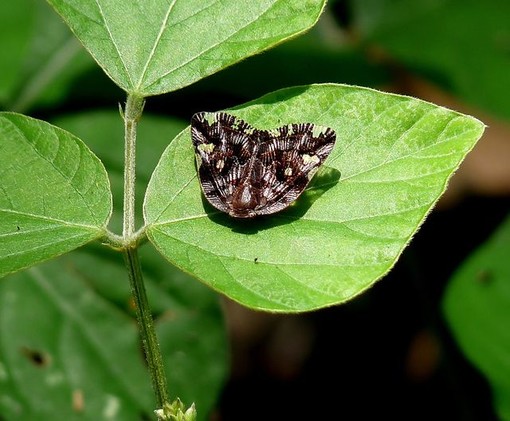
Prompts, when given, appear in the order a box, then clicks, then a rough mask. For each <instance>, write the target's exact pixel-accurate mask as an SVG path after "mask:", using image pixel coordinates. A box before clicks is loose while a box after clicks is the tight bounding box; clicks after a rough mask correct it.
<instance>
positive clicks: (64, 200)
mask: <svg viewBox="0 0 510 421" xmlns="http://www.w3.org/2000/svg"><path fill="white" fill-rule="evenodd" d="M0 137H1V139H2V142H1V143H0V167H1V168H2V178H1V180H0V192H1V195H0V236H1V237H2V242H1V243H0V276H3V275H5V274H7V273H9V272H14V271H16V270H19V269H22V268H24V267H27V266H30V265H33V264H34V263H37V262H40V261H42V260H46V259H48V258H50V257H55V256H58V255H59V254H62V253H65V252H68V251H70V250H73V249H75V248H77V247H79V246H81V245H82V244H85V243H87V242H89V241H91V240H93V239H95V238H98V237H100V236H101V235H103V234H104V232H105V226H106V223H107V222H108V219H109V217H110V213H111V209H112V201H111V193H110V185H109V182H108V176H107V174H106V171H105V169H104V167H103V164H102V163H101V161H99V159H98V158H97V157H96V156H95V155H94V154H93V153H92V152H91V151H90V150H89V149H88V148H87V146H85V144H84V143H83V142H82V141H81V140H79V139H78V138H76V137H75V136H73V135H71V134H70V133H67V132H65V131H64V130H62V129H59V128H57V127H54V126H51V125H50V124H48V123H45V122H43V121H39V120H34V119H32V118H28V117H25V116H22V115H20V114H13V113H1V114H0ZM27 169H29V170H28V171H27Z"/></svg>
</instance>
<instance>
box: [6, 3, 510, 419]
mask: <svg viewBox="0 0 510 421" xmlns="http://www.w3.org/2000/svg"><path fill="white" fill-rule="evenodd" d="M509 16H510V3H509V2H508V1H506V0H487V1H483V2H482V1H477V0H414V1H412V2H411V1H408V0H336V1H333V0H332V1H330V2H329V4H328V6H327V8H326V11H325V13H324V15H323V16H322V17H321V19H320V21H319V23H318V24H317V26H316V27H315V28H314V29H313V30H312V31H310V32H309V33H307V34H305V35H304V36H301V37H299V38H297V39H295V40H292V41H290V42H287V43H285V44H282V45H280V46H278V47H276V48H274V49H272V50H270V51H267V52H265V53H263V54H259V55H257V56H254V57H252V58H249V59H247V60H245V61H243V62H242V63H240V64H238V65H235V66H233V67H231V68H228V69H226V70H224V71H222V72H220V73H218V74H216V75H213V76H211V77H208V78H206V79H204V80H202V81H200V82H198V83H195V84H194V85H192V86H189V87H187V88H185V89H182V90H180V91H177V92H173V93H170V94H167V95H163V96H159V97H154V98H149V99H148V101H147V105H146V113H147V114H151V115H154V116H155V117H154V118H157V119H172V121H175V124H176V125H177V126H179V127H185V125H186V124H187V123H186V122H187V121H189V118H190V116H191V114H192V113H194V112H196V111H201V110H211V111H212V110H218V109H224V108H228V107H231V106H235V105H238V104H240V103H243V102H246V101H249V100H251V99H254V98H257V97H258V96H260V95H262V94H265V93H267V92H270V91H272V90H275V89H279V88H282V87H287V86H294V85H300V84H308V83H326V82H337V83H347V84H355V85H362V86H369V87H374V88H377V89H382V90H385V91H392V92H397V93H401V94H406V95H412V96H416V97H420V98H422V99H425V100H428V101H431V102H434V103H436V104H440V105H445V106H447V107H449V108H453V109H456V110H458V111H461V112H465V113H468V114H471V115H474V116H475V117H477V118H479V119H481V120H482V121H484V122H485V123H486V124H487V125H488V126H489V128H488V130H487V131H486V134H485V135H484V137H483V138H482V139H481V141H480V142H479V143H478V145H477V147H476V148H475V149H474V150H473V152H472V153H471V154H470V155H469V156H468V157H467V159H466V161H465V162H464V164H463V165H462V166H461V168H460V170H459V171H458V173H457V174H456V175H455V176H454V178H453V179H452V182H451V183H450V186H449V188H448V191H447V192H446V194H445V195H444V197H443V199H442V200H441V201H440V203H439V204H438V206H437V208H436V210H434V212H433V213H432V214H431V215H430V216H429V218H428V219H427V221H426V223H425V224H424V226H423V227H422V229H421V231H420V232H419V233H418V235H416V237H415V238H414V240H413V241H412V243H411V245H410V246H409V247H408V248H407V249H406V251H405V252H404V254H403V256H402V258H401V259H400V261H399V263H398V264H397V265H396V267H395V268H394V269H393V270H392V272H391V273H390V274H389V275H388V276H387V277H386V278H385V279H384V280H382V281H381V282H378V283H377V284H376V285H375V286H374V287H373V288H372V289H371V290H370V291H368V292H367V293H365V294H364V295H363V296H361V297H359V298H357V299H355V300H354V301H352V302H350V303H348V304H346V305H343V306H340V307H335V308H331V309H325V310H321V311H318V312H315V313H311V314H304V315H293V316H281V315H279V316H275V315H270V314H263V313H255V312H252V311H249V310H247V309H244V308H241V307H239V306H237V305H236V304H234V303H230V302H227V301H224V302H223V304H224V309H225V314H226V322H227V329H228V332H229V337H230V348H231V351H232V360H231V375H230V378H229V380H228V382H227V384H226V387H225V388H224V390H223V393H222V396H221V399H220V401H219V402H218V404H217V408H216V410H215V412H214V415H213V417H215V418H214V419H218V420H233V419H239V418H240V414H242V419H244V420H260V419H283V418H280V417H284V418H285V419H320V418H325V419H327V418H329V419H330V418H331V416H332V414H338V418H343V419H347V420H350V419H373V418H376V417H377V418H383V417H390V418H391V419H393V420H398V419H406V420H409V419H412V420H430V419H448V420H489V421H490V420H492V419H510V411H509V409H508V408H509V407H510V405H509V404H508V402H507V400H508V399H509V398H508V396H510V390H509V389H508V388H505V382H502V381H501V380H500V379H499V378H498V377H497V376H496V377H494V375H492V374H491V373H495V372H496V373H500V374H501V373H506V374H509V376H510V373H508V370H509V368H508V367H509V366H510V335H509V334H508V333H505V332H507V331H508V329H507V331H504V330H502V329H495V328H494V329H488V328H487V326H489V325H490V326H492V327H494V326H508V322H509V320H508V319H509V318H510V316H509V313H510V288H509V285H510V284H509V281H510V280H509V279H508V276H505V275H506V274H508V273H510V271H508V270H506V269H505V270H502V269H498V270H497V271H496V270H495V269H494V273H495V275H493V268H494V267H497V268H500V267H501V266H503V267H505V268H506V266H505V264H506V265H507V264H508V260H509V259H508V258H507V257H506V256H508V251H509V248H506V249H505V248H504V249H503V250H505V252H506V254H505V253H504V252H501V251H498V252H496V253H494V254H490V253H489V258H488V260H487V258H485V259H480V258H478V259H475V260H476V262H475V267H474V268H473V267H472V266H470V267H469V268H468V269H469V270H465V269H462V267H463V266H462V264H463V262H464V261H465V260H466V259H467V258H468V256H470V255H471V253H473V252H475V250H477V249H478V248H479V247H480V246H481V245H482V244H484V243H485V242H486V241H487V240H488V238H490V237H491V235H492V234H493V233H495V232H497V231H498V226H499V225H500V224H501V223H502V221H503V220H504V219H505V217H506V215H507V214H508V209H509V203H510V200H509V198H510V196H509V193H510V165H509V162H510V101H509V98H510V77H509V75H510V20H509V19H508V17H509ZM0 47H1V49H0V51H2V54H1V55H0V69H2V70H1V71H0V107H1V108H2V109H4V110H12V111H19V112H23V113H27V114H30V115H32V116H34V117H39V118H43V119H47V120H51V121H58V124H60V125H61V126H62V127H64V128H66V121H72V124H71V125H70V126H69V129H72V130H73V131H74V133H76V134H78V135H80V136H83V139H84V140H85V141H87V137H86V136H87V135H86V130H87V124H86V120H84V121H85V123H83V122H82V123H80V124H81V126H82V129H81V130H82V131H81V132H80V129H79V128H77V125H76V122H75V121H73V118H72V117H69V116H71V115H76V114H79V113H84V112H91V111H92V112H95V111H97V110H105V109H106V110H110V111H111V110H115V109H116V107H117V104H118V103H120V102H122V101H124V100H125V97H124V93H123V92H121V91H120V90H118V89H117V88H116V87H115V85H113V83H111V81H110V80H109V79H108V78H107V77H106V75H104V74H103V73H102V71H101V70H100V69H99V68H98V67H97V66H95V64H94V62H93V61H92V59H91V58H90V57H89V56H88V55H87V54H86V52H84V51H83V49H81V47H80V45H79V44H78V42H77V41H76V40H75V39H74V38H73V36H72V34H71V33H70V31H69V30H68V29H67V28H66V27H65V26H64V25H63V24H62V22H61V21H60V18H59V17H58V16H57V15H56V14H55V13H54V12H53V11H52V10H51V9H50V8H49V6H48V5H47V4H45V3H44V2H43V1H42V0H23V1H18V2H3V3H2V4H0ZM89 121H90V124H102V123H101V122H100V121H101V119H100V118H99V119H98V118H91V119H90V120H89ZM104 124H107V123H104ZM108 124H109V123H108ZM118 124H119V130H121V120H120V119H119V120H118ZM173 124H174V123H173ZM142 126H143V125H142ZM159 132H161V130H159ZM120 133H121V132H119V136H120ZM157 135H158V130H153V131H150V130H148V131H147V134H146V136H145V135H144V136H140V144H139V149H140V159H139V166H140V172H141V174H142V177H141V180H142V181H146V180H147V177H148V176H149V175H150V173H151V171H152V168H153V167H154V165H155V162H156V160H157V156H158V154H159V153H160V152H161V151H162V148H163V147H164V145H163V144H162V139H161V138H159V139H157V140H153V139H154V137H155V136H157ZM164 137H165V139H166V142H167V141H170V140H171V138H172V137H171V136H169V135H164ZM339 140H340V141H341V139H339ZM100 148H101V146H100V145H98V146H96V147H94V146H93V147H92V149H93V150H94V151H95V152H96V153H98V155H99V156H100V157H102V155H101V153H100V150H99V149H100ZM154 151H157V152H158V153H153V152H154ZM117 152H118V158H119V160H118V161H117V162H116V163H115V165H117V167H118V165H119V164H120V163H121V162H122V161H121V159H122V150H121V149H120V148H119V149H118V151H117ZM111 159H113V158H111ZM108 164H109V163H108V162H107V163H106V165H107V168H108V169H109V170H110V171H111V169H112V168H115V166H113V167H111V168H110V167H109V165H108ZM118 170H119V168H117V172H118ZM118 176H120V174H118ZM112 178H115V175H113V176H112ZM113 184H114V188H115V190H116V191H117V192H118V189H119V188H120V187H121V186H120V184H121V183H120V182H119V180H117V181H115V180H113ZM140 190H141V193H140V194H143V186H142V187H141V189H140ZM114 193H115V192H114ZM115 194H118V193H115ZM117 203H119V202H117ZM114 227H115V223H114ZM503 229H505V228H504V227H503ZM498 238H502V237H501V236H500V237H498ZM487 249H491V247H489V246H486V247H484V250H485V251H486V252H487ZM498 250H499V249H498ZM484 256H485V255H484ZM469 262H470V260H469V259H468V263H469ZM470 264H472V263H470ZM458 268H461V269H458ZM484 270H485V271H484ZM456 271H457V272H456ZM454 273H456V275H455V276H454V279H453V281H454V282H453V281H452V283H450V282H449V280H450V278H451V277H452V274H454ZM480 273H482V274H484V273H485V274H487V273H488V274H489V275H490V276H489V279H490V280H491V281H490V282H489V283H484V282H478V281H476V279H479V278H480ZM475 278H476V279H475ZM482 278H483V276H482ZM459 279H461V281H459ZM505 282H506V284H505ZM502 285H503V286H502ZM103 288H107V287H104V286H103ZM474 288H475V290H473V289H474ZM484 288H485V289H484ZM490 288H496V291H497V293H492V294H490V293H489V294H487V293H486V291H487V289H489V290H490ZM477 289H480V290H477ZM445 291H448V293H447V299H445V301H444V303H442V297H443V296H444V294H445ZM483 291H485V292H483ZM109 294H110V295H111V293H108V292H107V291H106V292H104V294H103V295H105V296H108V295H109ZM466 294H467V295H466ZM478 294H485V295H484V299H483V300H477V299H476V297H478ZM466 297H471V299H469V300H468V299H467V298H466ZM459 303H460V304H464V305H462V306H458V304H459ZM496 306H497V309H498V311H493V310H494V309H495V308H496ZM442 309H444V312H443V311H442ZM481 315H483V316H484V320H485V321H486V323H485V324H481V325H480V326H482V327H481V328H480V329H468V327H469V326H478V325H479V324H478V323H477V321H479V320H480V317H481ZM466 338H467V339H466ZM480 344H486V345H487V346H486V347H483V346H480ZM491 346H494V347H497V348H498V350H499V352H498V353H497V359H495V358H496V357H495V355H496V354H495V353H491V352H489V351H488V349H490V348H491ZM473 349H474V351H473ZM505 370H507V371H505ZM509 376H507V377H506V378H507V379H508V378H510V377H509ZM500 377H501V375H500ZM506 385H508V381H507V382H506ZM505 391H506V393H505ZM268 414H270V415H268ZM307 417H308V418H307ZM0 419H1V415H0Z"/></svg>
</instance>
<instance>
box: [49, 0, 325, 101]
mask: <svg viewBox="0 0 510 421" xmlns="http://www.w3.org/2000/svg"><path fill="white" fill-rule="evenodd" d="M48 1H49V3H50V4H51V5H52V6H53V7H54V8H55V9H56V10H57V11H58V12H59V13H60V14H61V15H62V17H63V18H64V20H65V21H66V22H67V24H68V25H69V27H70V28H71V29H72V30H73V32H74V33H75V35H76V36H77V37H78V39H79V40H80V41H81V42H82V43H83V45H84V46H85V48H87V50H88V51H89V52H90V54H91V55H92V56H93V57H94V58H95V59H96V61H97V62H98V64H99V65H100V66H101V67H102V68H103V70H104V71H105V72H106V73H107V74H108V75H109V76H110V77H111V78H112V79H113V80H114V81H115V83H116V84H117V85H118V86H120V87H121V88H122V89H123V90H125V91H126V92H128V93H131V94H137V95H139V96H149V95H158V94H162V93H165V92H170V91H174V90H176V89H179V88H182V87H184V86H187V85H189V84H191V83H193V82H195V81H197V80H199V79H202V78H204V77H206V76H208V75H210V74H212V73H215V72H217V71H218V70H221V69H223V68H224V67H227V66H229V65H231V64H233V63H235V62H237V61H239V60H241V59H243V58H245V57H247V56H250V55H253V54H255V53H258V52H260V51H263V50H265V49H267V48H269V47H271V46H273V45H275V44H277V43H280V42H283V41H285V40H286V39H288V38H290V37H292V36H295V35H296V34H299V33H301V32H303V31H305V30H307V29H309V28H310V27H311V26H313V25H314V24H315V23H316V22H317V19H318V18H319V16H320V13H321V11H322V8H323V7H324V0H307V1H302V0H284V1H275V0H264V1H256V2H248V3H241V2H239V1H237V0H227V1H221V2H212V3H211V2H206V1H189V2H177V1H176V0H173V1H171V2H167V1H157V2H152V3H151V4H150V7H141V5H140V4H138V3H136V2H123V3H122V4H120V3H116V2H111V1H104V0H101V1H96V2H88V3H87V2H83V1H81V0H48ZM212 28H214V30H211V29H212Z"/></svg>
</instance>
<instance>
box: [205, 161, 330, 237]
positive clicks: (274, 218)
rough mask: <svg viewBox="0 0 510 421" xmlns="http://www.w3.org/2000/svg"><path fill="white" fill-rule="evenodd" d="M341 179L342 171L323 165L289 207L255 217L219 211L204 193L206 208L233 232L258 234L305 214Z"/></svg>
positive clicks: (217, 220)
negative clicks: (238, 215)
mask: <svg viewBox="0 0 510 421" xmlns="http://www.w3.org/2000/svg"><path fill="white" fill-rule="evenodd" d="M339 180H340V171H338V170H336V169H334V168H329V167H321V168H320V169H319V171H318V172H317V174H316V175H315V177H314V178H313V179H312V181H311V182H310V184H309V185H308V187H307V188H306V190H305V191H304V192H303V193H302V194H301V196H299V197H298V199H297V200H296V201H295V202H294V203H292V204H291V205H290V206H289V207H288V208H287V209H285V210H283V211H281V212H278V213H275V214H272V215H261V216H258V217H255V218H239V219H237V218H232V217H231V216H229V215H227V214H226V213H223V212H218V210H216V209H215V208H214V207H213V206H211V205H210V204H209V202H208V201H207V200H206V199H205V197H204V196H203V195H202V202H203V204H204V209H205V211H206V212H207V216H208V217H209V219H210V220H211V221H213V222H215V223H217V224H220V225H223V226H225V227H228V228H231V229H232V231H233V232H237V233H242V234H256V233H258V232H259V231H262V230H266V229H270V228H273V227H277V226H280V225H286V224H290V223H292V222H294V221H296V220H298V219H300V218H301V217H303V215H305V213H306V212H307V211H308V209H309V208H310V207H311V206H312V205H313V203H314V202H315V201H316V200H317V199H318V198H319V197H321V196H322V195H323V194H324V193H325V192H326V191H328V190H329V189H331V188H332V187H333V186H335V185H336V184H337V183H338V181H339Z"/></svg>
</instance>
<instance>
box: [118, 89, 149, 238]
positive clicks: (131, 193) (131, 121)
mask: <svg viewBox="0 0 510 421" xmlns="http://www.w3.org/2000/svg"><path fill="white" fill-rule="evenodd" d="M143 105H144V100H143V98H141V97H137V96H133V95H129V96H128V99H127V101H126V108H125V109H124V135H125V145H124V223H123V227H122V228H123V229H122V234H123V237H124V240H129V238H130V237H131V236H132V235H133V233H134V232H135V181H136V129H137V127H138V120H140V117H141V116H142V111H143Z"/></svg>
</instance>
